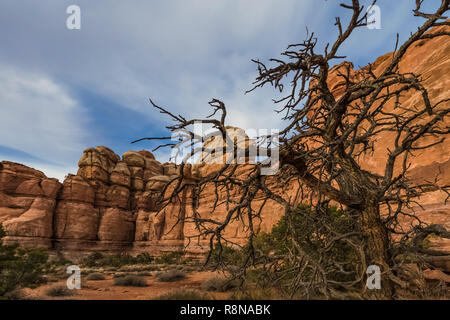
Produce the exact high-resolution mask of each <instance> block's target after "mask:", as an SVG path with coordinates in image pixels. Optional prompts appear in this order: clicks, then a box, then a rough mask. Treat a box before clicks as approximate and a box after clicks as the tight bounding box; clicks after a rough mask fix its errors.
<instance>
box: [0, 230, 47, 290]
mask: <svg viewBox="0 0 450 320" xmlns="http://www.w3.org/2000/svg"><path fill="white" fill-rule="evenodd" d="M4 235H5V233H4V231H3V228H2V226H1V225H0V297H3V296H5V294H7V293H8V292H11V291H14V290H15V289H17V288H20V287H36V286H38V285H39V284H41V283H42V282H43V278H42V275H43V274H44V272H45V270H46V269H48V268H49V264H48V263H47V261H48V254H47V253H46V252H45V251H44V250H42V249H25V248H21V247H19V246H18V245H3V243H2V240H1V239H2V238H3V237H4Z"/></svg>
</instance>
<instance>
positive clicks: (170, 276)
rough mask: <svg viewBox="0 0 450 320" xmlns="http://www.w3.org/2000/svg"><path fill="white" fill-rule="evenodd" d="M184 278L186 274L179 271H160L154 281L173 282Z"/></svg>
mask: <svg viewBox="0 0 450 320" xmlns="http://www.w3.org/2000/svg"><path fill="white" fill-rule="evenodd" d="M185 278H186V274H185V273H184V272H182V271H180V270H169V271H162V272H158V273H157V274H156V279H157V280H158V281H161V282H175V281H179V280H183V279H185Z"/></svg>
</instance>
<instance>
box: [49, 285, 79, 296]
mask: <svg viewBox="0 0 450 320" xmlns="http://www.w3.org/2000/svg"><path fill="white" fill-rule="evenodd" d="M45 294H46V295H47V296H49V297H68V296H71V295H73V294H74V292H73V290H69V289H68V288H67V287H66V286H63V285H56V286H52V287H50V288H48V289H47V290H45Z"/></svg>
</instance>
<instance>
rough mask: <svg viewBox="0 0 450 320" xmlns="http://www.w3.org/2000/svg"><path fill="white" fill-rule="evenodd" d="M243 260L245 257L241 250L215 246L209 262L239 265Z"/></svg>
mask: <svg viewBox="0 0 450 320" xmlns="http://www.w3.org/2000/svg"><path fill="white" fill-rule="evenodd" d="M208 254H209V253H208ZM244 258H245V255H244V252H243V251H242V250H241V249H238V248H231V247H229V246H226V245H219V244H216V245H215V246H214V249H213V251H212V252H211V256H210V258H209V262H211V263H213V264H217V263H225V264H228V265H239V264H241V263H242V262H243V261H244Z"/></svg>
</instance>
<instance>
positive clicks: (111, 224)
mask: <svg viewBox="0 0 450 320" xmlns="http://www.w3.org/2000/svg"><path fill="white" fill-rule="evenodd" d="M78 165H79V170H78V172H77V174H76V175H72V174H69V175H68V176H67V177H66V179H65V180H64V182H63V183H62V184H61V183H60V182H58V180H56V179H49V178H47V177H46V176H45V175H44V174H43V173H42V172H40V171H37V170H34V169H31V168H28V167H26V166H23V165H20V164H16V163H12V162H7V161H3V162H1V164H0V223H2V224H3V227H4V229H5V231H6V234H7V237H6V239H5V241H6V242H19V243H21V244H23V245H26V246H33V247H35V246H41V247H45V248H53V249H56V250H58V251H61V252H71V251H73V252H83V251H86V252H88V251H93V250H104V251H114V252H116V251H119V250H120V251H123V250H130V249H132V246H133V242H134V240H135V238H136V240H138V241H152V240H159V239H160V238H161V237H162V236H161V235H162V234H163V232H164V231H166V230H164V229H165V221H166V219H165V218H164V214H163V213H161V214H159V215H158V217H156V215H157V213H158V211H159V208H158V205H157V204H156V200H157V199H158V197H159V194H160V192H161V190H162V188H163V187H164V186H165V185H166V184H167V182H168V181H169V180H170V179H171V177H172V178H173V175H176V169H175V166H174V165H173V164H166V165H162V164H161V163H160V162H158V161H156V160H155V158H154V156H153V155H152V154H151V153H150V152H148V151H140V152H135V151H129V152H126V153H124V154H123V155H122V158H120V157H119V156H118V155H116V154H115V153H114V152H113V151H112V150H110V149H108V148H106V147H103V146H99V147H97V148H89V149H86V150H84V152H83V155H82V157H81V159H80V161H79V162H78ZM158 219H159V220H158ZM169 220H170V218H167V221H169ZM153 221H154V222H155V223H154V226H148V224H149V223H152V222H153ZM144 224H145V226H144ZM155 230H156V231H155ZM135 236H136V237H135ZM175 238H176V239H178V240H181V239H182V238H181V236H180V235H178V236H177V237H175Z"/></svg>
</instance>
